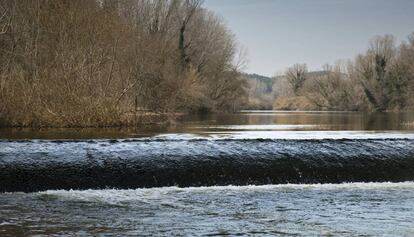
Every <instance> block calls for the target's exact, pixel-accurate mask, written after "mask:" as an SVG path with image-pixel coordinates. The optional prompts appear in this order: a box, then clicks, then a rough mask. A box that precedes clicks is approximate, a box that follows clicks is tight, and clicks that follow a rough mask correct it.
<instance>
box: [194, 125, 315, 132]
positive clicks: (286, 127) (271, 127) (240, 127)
mask: <svg viewBox="0 0 414 237" xmlns="http://www.w3.org/2000/svg"><path fill="white" fill-rule="evenodd" d="M322 127H323V125H316V124H267V125H220V126H204V127H201V126H200V127H195V128H206V129H225V130H259V131H263V130H264V131H266V130H292V129H309V128H322Z"/></svg>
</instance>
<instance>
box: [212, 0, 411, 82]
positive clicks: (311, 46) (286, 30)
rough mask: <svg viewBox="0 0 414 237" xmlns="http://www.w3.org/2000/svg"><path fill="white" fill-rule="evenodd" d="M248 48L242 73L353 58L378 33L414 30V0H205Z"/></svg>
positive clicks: (402, 36) (403, 35)
mask: <svg viewBox="0 0 414 237" xmlns="http://www.w3.org/2000/svg"><path fill="white" fill-rule="evenodd" d="M204 7H205V8H208V9H210V10H212V11H214V12H216V13H217V14H218V15H219V16H221V18H223V20H224V22H225V23H226V25H227V27H228V28H229V29H230V30H231V31H232V32H233V33H234V34H235V35H236V38H237V40H238V43H239V44H240V45H241V46H242V47H244V48H246V50H247V55H248V60H249V64H248V66H247V68H246V70H245V71H247V72H249V73H258V74H262V75H265V76H273V75H275V74H280V73H281V72H283V71H284V70H285V69H286V68H287V67H289V66H291V65H293V64H295V63H306V64H307V65H308V68H309V70H321V68H322V66H323V65H324V64H327V63H330V64H333V63H335V62H336V61H337V60H348V59H354V58H355V57H356V55H357V54H358V53H363V52H365V51H366V50H367V48H368V46H369V41H370V40H371V39H372V38H373V37H374V36H377V35H385V34H392V35H394V36H395V37H396V40H397V42H401V41H403V40H406V39H407V36H408V35H409V34H410V33H412V32H414V0H205V1H204Z"/></svg>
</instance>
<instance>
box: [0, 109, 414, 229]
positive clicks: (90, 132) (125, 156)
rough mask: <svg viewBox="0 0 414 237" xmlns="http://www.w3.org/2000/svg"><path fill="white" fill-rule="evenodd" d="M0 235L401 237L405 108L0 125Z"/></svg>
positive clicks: (408, 214) (410, 119)
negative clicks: (118, 124)
mask: <svg viewBox="0 0 414 237" xmlns="http://www.w3.org/2000/svg"><path fill="white" fill-rule="evenodd" d="M0 189H1V190H0V236H289V235H292V236H413V235H414V221H413V219H412V217H413V216H414V113H375V114H368V113H359V112H318V111H314V112H300V111H295V112H287V111H241V112H239V113H235V114H214V115H205V116H200V115H198V116H196V115H191V116H186V117H183V118H181V119H180V120H179V121H178V122H177V124H176V125H175V126H171V127H168V128H166V127H156V126H154V127H149V128H146V129H114V128H112V129H40V130H32V129H0Z"/></svg>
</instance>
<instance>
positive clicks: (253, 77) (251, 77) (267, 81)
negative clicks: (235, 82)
mask: <svg viewBox="0 0 414 237" xmlns="http://www.w3.org/2000/svg"><path fill="white" fill-rule="evenodd" d="M244 77H245V78H246V79H247V80H248V81H250V82H251V81H256V82H259V83H260V84H264V85H265V87H266V88H265V92H266V93H270V92H272V87H273V83H274V79H273V78H271V77H267V76H263V75H259V74H256V73H253V74H248V73H245V74H244Z"/></svg>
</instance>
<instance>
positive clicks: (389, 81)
mask: <svg viewBox="0 0 414 237" xmlns="http://www.w3.org/2000/svg"><path fill="white" fill-rule="evenodd" d="M275 88H276V92H275V95H276V101H275V103H274V107H275V108H276V109H280V108H287V109H323V110H354V111H403V110H413V109H414V33H413V34H412V35H411V36H409V38H408V41H407V42H403V43H402V44H400V45H396V43H395V39H394V37H393V36H390V35H386V36H383V37H376V38H374V39H373V40H372V41H371V43H370V47H369V49H368V50H367V51H366V52H365V53H363V54H360V55H358V56H357V58H356V59H355V60H354V61H350V62H346V63H338V64H336V65H334V66H331V65H326V66H324V70H323V71H321V72H317V73H315V72H313V73H309V72H308V70H307V67H306V64H296V65H294V66H292V67H290V68H288V69H287V71H286V73H285V76H284V77H283V78H282V79H280V78H279V80H278V81H276V82H275ZM278 94H281V95H282V96H278ZM298 101H299V102H300V103H298ZM295 102H296V103H295Z"/></svg>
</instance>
